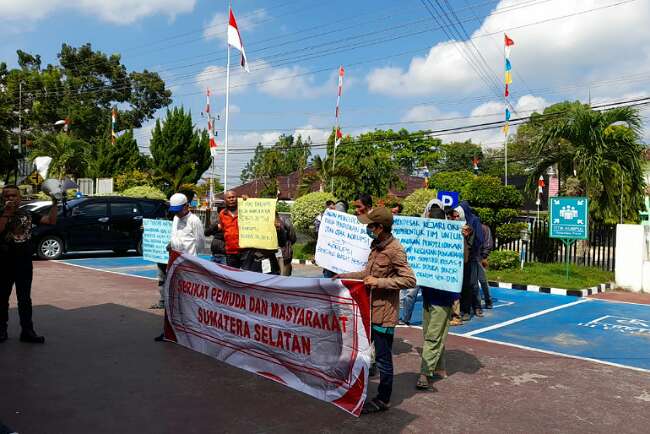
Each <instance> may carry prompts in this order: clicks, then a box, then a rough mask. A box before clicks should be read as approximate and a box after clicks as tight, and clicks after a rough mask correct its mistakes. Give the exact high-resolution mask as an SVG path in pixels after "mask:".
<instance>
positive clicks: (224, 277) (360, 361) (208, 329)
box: [165, 252, 371, 416]
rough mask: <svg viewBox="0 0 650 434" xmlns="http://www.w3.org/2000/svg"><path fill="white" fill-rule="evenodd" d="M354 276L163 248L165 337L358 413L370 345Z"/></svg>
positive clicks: (366, 313)
mask: <svg viewBox="0 0 650 434" xmlns="http://www.w3.org/2000/svg"><path fill="white" fill-rule="evenodd" d="M369 327H370V307H369V295H368V292H367V290H366V288H365V286H364V285H363V283H362V282H359V281H348V280H346V281H333V280H330V279H309V278H297V277H282V276H269V275H265V274H260V273H253V272H248V271H242V270H238V269H234V268H230V267H228V266H225V265H219V264H215V263H213V262H210V261H205V260H202V259H200V258H196V257H194V256H190V255H180V254H178V253H176V252H173V253H172V254H171V258H170V262H169V269H168V273H167V280H166V283H165V338H166V339H168V340H170V341H174V342H177V343H178V344H180V345H183V346H185V347H188V348H191V349H193V350H195V351H198V352H201V353H203V354H207V355H209V356H211V357H214V358H215V359H217V360H220V361H223V362H226V363H228V364H230V365H232V366H235V367H238V368H241V369H245V370H247V371H249V372H253V373H255V374H258V375H261V376H263V377H266V378H269V379H271V380H273V381H276V382H278V383H282V384H284V385H286V386H288V387H291V388H293V389H296V390H299V391H301V392H304V393H306V394H308V395H311V396H313V397H315V398H318V399H321V400H323V401H327V402H331V403H332V404H334V405H336V406H337V407H339V408H341V409H343V410H345V411H347V412H349V413H351V414H353V415H355V416H358V415H359V414H360V411H361V407H362V406H363V403H364V401H365V398H366V389H367V384H368V369H369V366H370V358H371V350H370V344H369V336H370V332H369Z"/></svg>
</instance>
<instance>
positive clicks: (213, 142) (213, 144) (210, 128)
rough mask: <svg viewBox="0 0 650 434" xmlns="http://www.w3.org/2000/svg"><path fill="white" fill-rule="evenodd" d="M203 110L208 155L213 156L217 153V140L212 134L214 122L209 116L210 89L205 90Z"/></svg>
mask: <svg viewBox="0 0 650 434" xmlns="http://www.w3.org/2000/svg"><path fill="white" fill-rule="evenodd" d="M205 112H206V113H207V115H208V137H209V139H210V155H212V157H214V156H215V155H216V153H217V141H216V139H215V135H214V123H213V122H212V118H211V117H210V89H208V90H207V91H206V103H205Z"/></svg>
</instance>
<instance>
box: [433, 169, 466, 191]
mask: <svg viewBox="0 0 650 434" xmlns="http://www.w3.org/2000/svg"><path fill="white" fill-rule="evenodd" d="M474 178H475V176H474V174H472V172H470V171H469V170H459V171H457V172H438V173H436V174H434V175H433V176H432V177H431V180H430V181H429V188H434V189H436V190H438V191H455V192H458V193H460V192H461V191H462V190H463V187H465V185H467V184H469V183H470V182H471V181H472V180H473V179H474Z"/></svg>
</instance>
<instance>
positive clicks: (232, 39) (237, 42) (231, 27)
mask: <svg viewBox="0 0 650 434" xmlns="http://www.w3.org/2000/svg"><path fill="white" fill-rule="evenodd" d="M228 45H230V46H231V47H233V48H236V49H238V50H239V52H240V53H241V66H242V68H244V70H245V71H246V72H250V70H249V69H248V61H247V60H246V52H245V51H244V41H242V39H241V34H240V33H239V27H237V21H235V14H234V13H233V12H232V8H231V9H230V21H229V22H228Z"/></svg>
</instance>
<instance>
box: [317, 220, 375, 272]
mask: <svg viewBox="0 0 650 434" xmlns="http://www.w3.org/2000/svg"><path fill="white" fill-rule="evenodd" d="M370 241H372V240H371V239H370V237H368V235H367V234H366V227H365V226H364V225H362V224H360V223H359V221H358V220H357V218H356V216H353V215H350V214H346V213H343V212H340V211H333V210H330V209H328V210H327V211H325V213H324V214H323V218H322V219H321V224H320V227H319V228H318V243H317V244H316V256H315V260H316V263H317V264H318V265H319V266H321V267H323V268H325V269H326V270H330V271H334V272H335V273H347V272H350V271H361V270H363V269H364V268H365V267H366V263H367V262H368V255H369V254H370Z"/></svg>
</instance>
